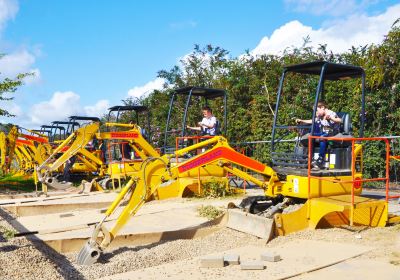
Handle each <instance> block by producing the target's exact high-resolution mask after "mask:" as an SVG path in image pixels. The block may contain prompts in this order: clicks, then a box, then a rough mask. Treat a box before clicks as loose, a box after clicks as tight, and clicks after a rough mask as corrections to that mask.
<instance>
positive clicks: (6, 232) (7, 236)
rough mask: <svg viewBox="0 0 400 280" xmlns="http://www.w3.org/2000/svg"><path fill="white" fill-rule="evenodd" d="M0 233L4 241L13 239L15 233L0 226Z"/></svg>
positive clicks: (13, 230)
mask: <svg viewBox="0 0 400 280" xmlns="http://www.w3.org/2000/svg"><path fill="white" fill-rule="evenodd" d="M0 233H1V235H2V236H3V237H4V238H5V239H6V240H10V239H12V238H14V236H15V234H16V233H17V231H16V230H15V229H8V228H5V227H4V226H0Z"/></svg>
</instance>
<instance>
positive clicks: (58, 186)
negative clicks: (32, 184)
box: [44, 177, 72, 190]
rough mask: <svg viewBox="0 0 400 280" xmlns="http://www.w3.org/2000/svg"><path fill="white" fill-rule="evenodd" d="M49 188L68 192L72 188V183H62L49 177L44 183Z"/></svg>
mask: <svg viewBox="0 0 400 280" xmlns="http://www.w3.org/2000/svg"><path fill="white" fill-rule="evenodd" d="M44 183H45V184H46V185H47V186H48V187H50V188H53V189H56V190H66V189H68V188H71V187H72V183H70V182H67V183H61V182H59V181H58V180H57V178H55V177H48V178H46V180H45V182H44Z"/></svg>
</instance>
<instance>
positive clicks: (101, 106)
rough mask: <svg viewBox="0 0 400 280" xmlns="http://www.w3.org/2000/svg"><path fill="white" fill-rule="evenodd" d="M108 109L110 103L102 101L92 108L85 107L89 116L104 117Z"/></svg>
mask: <svg viewBox="0 0 400 280" xmlns="http://www.w3.org/2000/svg"><path fill="white" fill-rule="evenodd" d="M108 108H110V101H108V100H105V99H102V100H99V101H97V103H96V104H94V105H92V106H85V107H84V108H83V109H84V111H85V113H86V115H88V116H91V117H102V116H103V115H104V114H105V113H106V112H107V109H108Z"/></svg>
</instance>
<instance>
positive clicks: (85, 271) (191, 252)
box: [0, 209, 400, 279]
mask: <svg viewBox="0 0 400 280" xmlns="http://www.w3.org/2000/svg"><path fill="white" fill-rule="evenodd" d="M12 218H13V217H12V216H11V215H9V214H7V213H5V212H4V211H3V210H1V209H0V231H1V232H3V233H4V232H7V231H10V230H12V228H11V227H10V225H9V224H8V223H7V220H9V219H12ZM399 235H400V225H396V226H392V227H386V228H369V229H367V228H363V227H360V228H346V229H345V228H334V229H319V230H314V231H311V230H305V231H301V232H297V233H294V234H290V235H288V236H285V237H278V238H275V239H274V240H272V241H271V242H270V243H269V244H268V246H270V247H274V246H276V245H279V244H282V243H285V242H289V241H292V240H298V239H308V240H322V241H328V242H340V243H352V244H360V245H366V246H373V247H374V248H375V249H374V250H372V251H371V252H369V253H367V254H365V255H363V256H361V258H368V259H377V260H384V261H388V262H390V263H392V264H395V265H400V237H399ZM262 244H265V241H263V240H260V239H257V238H256V237H254V236H250V235H247V234H244V233H240V232H237V231H234V230H230V229H222V230H220V231H218V232H215V233H213V234H210V235H209V236H206V237H203V238H198V239H193V240H176V241H169V242H163V243H156V244H150V245H147V246H136V247H133V246H132V247H123V248H119V249H115V250H111V251H107V252H106V253H105V254H104V255H103V256H102V257H101V258H100V259H99V263H96V264H94V265H92V266H79V265H76V256H77V253H74V254H67V255H65V256H64V255H61V254H59V253H57V252H55V251H53V250H52V249H50V248H49V247H47V246H46V245H44V244H42V243H41V242H40V241H37V240H33V239H32V238H29V239H28V238H25V237H18V238H13V239H11V240H6V239H5V238H3V237H0V264H1V265H0V279H96V278H99V277H104V276H107V275H113V274H117V273H121V272H126V271H131V270H137V269H141V268H145V267H150V266H156V265H160V264H165V263H169V262H174V261H178V260H184V259H190V258H194V257H198V256H202V255H206V254H209V253H213V252H218V251H224V250H228V249H232V248H236V247H241V246H245V245H262Z"/></svg>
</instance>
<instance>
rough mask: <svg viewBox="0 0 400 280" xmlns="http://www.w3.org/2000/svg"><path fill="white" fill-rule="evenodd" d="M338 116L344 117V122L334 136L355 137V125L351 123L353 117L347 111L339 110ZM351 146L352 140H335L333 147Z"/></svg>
mask: <svg viewBox="0 0 400 280" xmlns="http://www.w3.org/2000/svg"><path fill="white" fill-rule="evenodd" d="M337 115H338V117H339V118H341V119H342V122H341V123H340V125H339V132H338V133H337V134H335V135H334V136H333V137H337V138H353V136H352V135H351V132H352V131H353V126H352V124H351V117H350V114H349V113H346V112H338V113H337ZM349 146H351V141H333V142H332V147H335V148H344V147H349Z"/></svg>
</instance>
